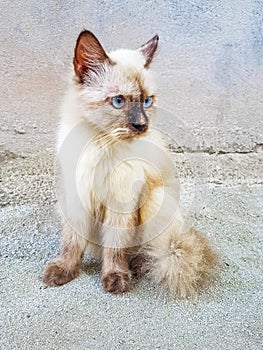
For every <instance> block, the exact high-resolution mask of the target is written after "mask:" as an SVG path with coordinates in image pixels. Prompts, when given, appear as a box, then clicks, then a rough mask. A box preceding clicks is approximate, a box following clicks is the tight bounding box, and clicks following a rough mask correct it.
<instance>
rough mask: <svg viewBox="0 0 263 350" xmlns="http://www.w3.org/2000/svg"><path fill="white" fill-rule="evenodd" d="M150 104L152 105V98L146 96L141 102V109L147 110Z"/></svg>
mask: <svg viewBox="0 0 263 350" xmlns="http://www.w3.org/2000/svg"><path fill="white" fill-rule="evenodd" d="M152 103H153V99H152V97H150V96H148V97H147V98H146V99H145V100H144V102H143V107H144V108H149V107H151V105H152Z"/></svg>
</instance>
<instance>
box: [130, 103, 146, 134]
mask: <svg viewBox="0 0 263 350" xmlns="http://www.w3.org/2000/svg"><path fill="white" fill-rule="evenodd" d="M127 117H128V127H129V128H130V130H131V131H133V132H134V133H136V134H142V133H144V132H146V131H147V129H148V117H147V115H146V113H145V111H144V109H143V106H142V105H141V103H135V104H133V105H132V106H131V107H130V108H129V110H128V113H127Z"/></svg>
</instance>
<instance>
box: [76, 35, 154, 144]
mask: <svg viewBox="0 0 263 350" xmlns="http://www.w3.org/2000/svg"><path fill="white" fill-rule="evenodd" d="M157 45H158V36H157V35H156V36H155V37H154V38H152V39H151V40H149V41H148V42H147V43H146V44H145V45H143V46H142V47H141V48H140V49H138V50H124V49H121V50H117V51H114V52H111V53H109V54H106V52H105V51H104V49H103V48H102V46H101V44H100V43H99V41H98V40H97V38H96V37H95V36H94V35H93V34H92V33H91V32H89V31H84V32H82V33H80V35H79V38H78V40H77V44H76V48H75V57H74V61H73V63H74V69H75V74H76V81H77V85H78V89H79V98H80V107H81V113H82V115H83V117H84V118H85V120H86V121H87V122H88V123H89V124H90V125H92V126H93V127H95V128H96V129H97V130H98V131H99V132H100V134H103V135H107V136H109V137H110V138H112V140H118V139H128V138H133V137H138V136H140V135H143V134H144V133H145V132H147V129H148V126H149V120H150V119H151V118H152V116H153V114H154V112H155V106H154V104H155V100H156V98H155V91H154V86H153V82H152V78H151V73H150V71H149V65H150V63H151V61H152V58H153V56H154V53H155V51H156V49H157Z"/></svg>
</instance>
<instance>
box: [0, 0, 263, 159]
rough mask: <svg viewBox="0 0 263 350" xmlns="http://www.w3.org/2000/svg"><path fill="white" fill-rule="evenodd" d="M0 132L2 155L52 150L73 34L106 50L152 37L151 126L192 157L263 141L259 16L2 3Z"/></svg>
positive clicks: (226, 9) (226, 7) (214, 10)
mask: <svg viewBox="0 0 263 350" xmlns="http://www.w3.org/2000/svg"><path fill="white" fill-rule="evenodd" d="M0 12H1V17H0V26H1V27H0V35H1V46H0V59H1V77H0V79H1V81H0V89H1V91H0V92H1V94H0V96H1V97H0V98H1V101H0V102H1V103H0V105H1V130H0V143H1V144H4V145H5V147H9V148H10V149H17V148H19V147H23V148H24V149H27V150H34V149H39V148H42V147H50V146H52V145H53V140H54V127H55V125H56V123H57V109H58V105H59V101H60V98H61V95H62V92H63V88H64V86H65V77H66V72H67V67H68V66H70V64H71V60H72V55H73V49H74V45H75V40H76V37H77V35H78V33H79V31H80V30H81V29H83V28H84V27H85V28H87V29H90V30H92V31H94V33H95V34H96V35H97V36H98V37H99V39H100V41H101V42H102V43H103V44H104V46H105V48H106V50H108V51H110V50H111V49H114V48H119V47H120V46H123V47H130V48H136V47H138V46H139V45H141V44H142V43H143V42H145V41H146V40H148V39H149V38H150V37H151V36H153V35H154V34H155V33H158V34H159V35H160V52H159V55H158V57H157V59H156V61H155V63H154V65H155V68H156V71H157V73H158V84H159V105H160V106H161V107H162V108H165V109H166V110H169V111H170V112H169V113H168V112H163V113H161V114H162V115H160V116H159V126H161V128H162V129H164V130H166V131H167V132H168V133H169V134H171V136H172V137H173V138H174V139H175V140H176V142H177V143H178V144H179V145H181V146H183V147H184V148H185V149H188V150H190V151H196V150H201V151H209V152H252V151H256V150H258V148H259V147H260V145H262V143H263V141H262V114H263V113H262V112H263V107H262V101H263V93H262V86H263V83H262V80H263V74H262V73H263V70H262V54H263V52H262V46H263V36H262V35H263V34H262V31H263V29H262V14H263V2H262V1H257V0H237V1H230V0H221V1H220V0H213V1H211V0H208V1H204V0H203V1H197V0H196V1H194V0H192V1H158V0H157V1H143V2H140V1H137V0H136V1H120V0H113V1H93V0H91V1H59V0H57V1H43V0H39V1H34V0H27V1H20V2H19V3H18V2H17V3H15V2H11V1H5V2H3V1H2V2H1V4H0Z"/></svg>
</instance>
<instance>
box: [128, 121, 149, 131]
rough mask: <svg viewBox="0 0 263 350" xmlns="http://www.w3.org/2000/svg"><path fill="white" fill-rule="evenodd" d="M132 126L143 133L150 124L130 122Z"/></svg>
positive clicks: (134, 129)
mask: <svg viewBox="0 0 263 350" xmlns="http://www.w3.org/2000/svg"><path fill="white" fill-rule="evenodd" d="M130 128H131V129H132V130H133V131H136V132H139V133H142V132H145V131H146V130H147V129H148V124H136V123H130Z"/></svg>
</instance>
